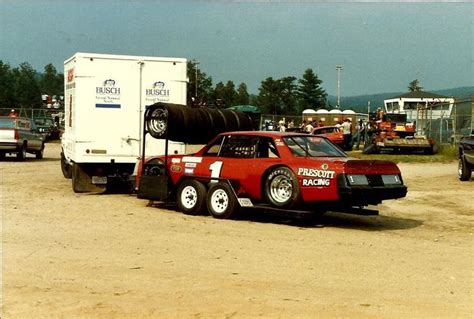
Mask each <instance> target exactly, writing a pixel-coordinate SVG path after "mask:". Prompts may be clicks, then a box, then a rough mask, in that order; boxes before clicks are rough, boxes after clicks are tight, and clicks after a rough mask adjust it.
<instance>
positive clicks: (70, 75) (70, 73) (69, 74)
mask: <svg viewBox="0 0 474 319" xmlns="http://www.w3.org/2000/svg"><path fill="white" fill-rule="evenodd" d="M72 80H74V68H72V69H69V70H67V81H68V82H72Z"/></svg>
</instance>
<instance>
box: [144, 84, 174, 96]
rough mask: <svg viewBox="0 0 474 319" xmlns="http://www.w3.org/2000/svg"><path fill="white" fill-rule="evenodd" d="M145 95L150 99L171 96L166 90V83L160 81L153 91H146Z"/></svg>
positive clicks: (154, 85) (153, 87)
mask: <svg viewBox="0 0 474 319" xmlns="http://www.w3.org/2000/svg"><path fill="white" fill-rule="evenodd" d="M145 94H146V96H147V97H150V98H152V99H153V98H154V97H157V98H169V96H170V90H167V89H165V82H163V81H158V82H155V83H153V85H152V88H151V89H146V90H145Z"/></svg>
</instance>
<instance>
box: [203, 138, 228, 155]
mask: <svg viewBox="0 0 474 319" xmlns="http://www.w3.org/2000/svg"><path fill="white" fill-rule="evenodd" d="M223 138H224V137H220V138H218V139H217V140H216V141H215V142H214V143H212V145H210V146H209V147H208V149H207V150H206V151H205V152H204V156H217V154H219V151H220V149H221V145H222V139H223Z"/></svg>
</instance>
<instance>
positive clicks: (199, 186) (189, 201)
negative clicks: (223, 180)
mask: <svg viewBox="0 0 474 319" xmlns="http://www.w3.org/2000/svg"><path fill="white" fill-rule="evenodd" d="M176 197H177V200H176V201H177V204H178V209H179V210H180V211H181V212H183V213H184V214H187V215H198V214H201V213H203V212H204V211H205V209H206V186H204V184H203V183H201V182H199V181H197V180H195V179H187V180H184V181H183V182H182V183H181V184H180V185H179V187H178V192H177V196H176Z"/></svg>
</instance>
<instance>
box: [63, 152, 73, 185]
mask: <svg viewBox="0 0 474 319" xmlns="http://www.w3.org/2000/svg"><path fill="white" fill-rule="evenodd" d="M61 171H62V172H63V176H64V178H67V179H71V178H72V166H71V165H69V164H68V162H67V161H66V157H65V156H64V153H63V152H61Z"/></svg>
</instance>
